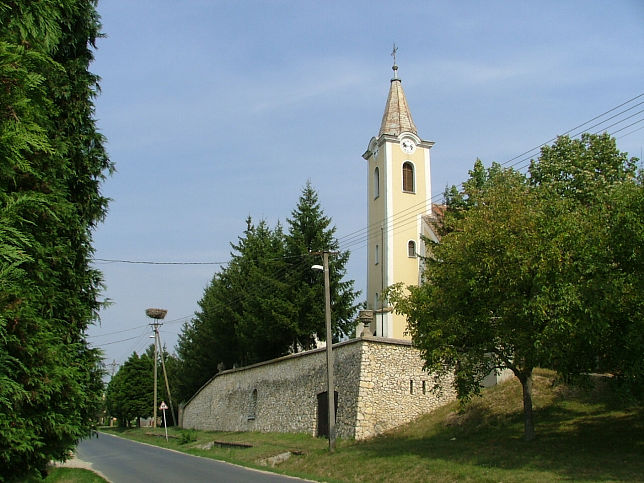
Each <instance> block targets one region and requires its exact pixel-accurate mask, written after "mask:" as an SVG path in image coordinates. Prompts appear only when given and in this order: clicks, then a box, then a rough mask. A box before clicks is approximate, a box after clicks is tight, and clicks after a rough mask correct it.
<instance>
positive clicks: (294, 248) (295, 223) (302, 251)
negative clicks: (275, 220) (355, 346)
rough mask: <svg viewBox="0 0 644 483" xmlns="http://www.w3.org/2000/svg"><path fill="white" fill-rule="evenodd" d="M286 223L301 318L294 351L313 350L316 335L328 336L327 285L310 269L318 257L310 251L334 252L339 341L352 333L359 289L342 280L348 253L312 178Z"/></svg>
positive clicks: (335, 316) (292, 288)
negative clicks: (319, 199) (323, 206)
mask: <svg viewBox="0 0 644 483" xmlns="http://www.w3.org/2000/svg"><path fill="white" fill-rule="evenodd" d="M287 222H288V225H289V231H288V234H287V235H286V255H287V260H288V261H289V264H290V266H289V275H288V283H289V285H290V294H291V299H292V301H293V303H294V305H295V310H296V318H297V321H298V327H297V336H296V337H297V338H296V340H294V350H297V348H298V346H299V347H301V348H303V349H311V348H313V347H314V346H315V337H318V338H319V339H322V340H324V339H325V338H326V337H325V335H326V332H325V314H324V284H323V282H322V277H321V275H320V272H315V271H313V270H311V263H312V261H314V262H315V263H317V260H319V258H317V259H316V258H313V257H310V256H308V255H310V254H311V253H316V252H322V251H330V252H334V254H333V255H332V256H330V257H329V279H330V280H329V281H330V291H331V307H332V309H331V315H332V320H331V324H332V326H333V337H334V339H336V340H338V339H340V338H341V337H344V336H348V335H351V331H352V330H353V329H354V323H355V321H354V320H353V318H354V316H355V314H356V311H357V309H358V305H357V304H356V303H355V299H356V297H357V296H358V294H359V292H358V291H355V290H354V289H353V280H343V278H344V275H345V274H346V268H345V266H346V264H347V262H348V261H349V252H348V251H340V250H339V246H340V245H339V243H338V241H337V239H336V238H335V227H334V226H332V225H331V218H329V217H327V216H326V215H325V214H324V211H323V210H322V208H321V206H320V203H319V201H318V194H317V192H316V191H315V189H314V188H313V186H312V185H311V182H310V181H307V183H306V185H305V186H304V188H303V190H302V194H301V195H300V198H299V200H298V203H297V207H296V208H295V209H294V210H293V211H292V212H291V218H288V219H287Z"/></svg>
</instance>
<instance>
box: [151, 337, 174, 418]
mask: <svg viewBox="0 0 644 483" xmlns="http://www.w3.org/2000/svg"><path fill="white" fill-rule="evenodd" d="M157 338H158V339H159V343H158V344H159V347H161V353H160V356H161V367H162V368H163V378H164V379H165V389H166V391H167V394H168V402H169V403H170V413H172V422H173V423H174V425H175V426H176V425H177V420H176V419H175V416H174V408H173V407H172V395H171V394H170V384H169V383H168V373H167V371H166V370H165V359H164V358H163V345H161V335H160V334H159V332H158V331H157ZM155 342H156V341H155ZM155 406H156V405H155ZM164 415H165V412H164Z"/></svg>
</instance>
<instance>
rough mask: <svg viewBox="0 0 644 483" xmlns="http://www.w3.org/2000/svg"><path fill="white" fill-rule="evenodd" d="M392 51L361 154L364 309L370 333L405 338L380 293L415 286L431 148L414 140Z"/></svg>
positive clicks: (428, 198) (427, 201) (400, 320)
mask: <svg viewBox="0 0 644 483" xmlns="http://www.w3.org/2000/svg"><path fill="white" fill-rule="evenodd" d="M396 50H397V49H396V47H394V52H393V54H392V55H393V56H394V65H393V71H394V75H393V78H392V79H391V85H390V87H389V96H388V97H387V104H386V106H385V112H384V114H383V116H382V123H381V125H380V131H379V132H378V136H377V137H373V138H371V141H370V142H369V146H368V148H367V151H366V152H365V153H364V154H363V155H362V157H363V158H364V159H366V160H367V165H368V169H367V183H368V189H367V205H368V227H369V228H368V233H369V234H368V248H367V267H368V268H367V309H368V310H372V311H373V314H374V316H373V319H372V321H371V326H370V327H369V329H370V331H371V333H372V334H373V335H376V336H379V337H389V338H394V339H409V336H408V335H405V330H406V327H407V321H406V319H405V317H404V316H402V315H399V314H395V313H394V312H393V310H392V307H390V306H389V304H388V302H387V300H385V299H384V298H383V297H382V293H383V291H384V290H385V289H386V288H387V287H388V286H390V285H393V284H395V283H399V282H402V283H403V284H404V285H405V286H407V285H417V284H418V283H419V282H420V273H421V267H420V258H419V255H424V250H425V248H424V243H423V242H422V240H421V233H424V232H425V226H426V222H425V219H426V218H425V215H427V214H429V213H430V212H431V197H432V190H431V171H430V156H429V151H430V149H431V147H432V146H433V145H434V143H433V142H431V141H425V140H423V139H421V138H420V137H419V136H418V130H417V129H416V125H415V124H414V121H413V119H412V117H411V112H410V110H409V106H408V105H407V99H406V98H405V92H404V91H403V88H402V81H401V79H400V78H398V66H397V65H396Z"/></svg>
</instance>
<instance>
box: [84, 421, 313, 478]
mask: <svg viewBox="0 0 644 483" xmlns="http://www.w3.org/2000/svg"><path fill="white" fill-rule="evenodd" d="M76 457H77V458H78V459H79V460H81V461H82V462H86V463H90V464H91V468H92V469H95V470H98V471H99V472H100V473H102V475H103V476H104V477H106V478H107V479H109V480H110V481H111V482H113V483H134V482H155V483H157V482H159V483H163V482H172V483H179V482H193V481H194V482H200V481H209V482H210V481H222V482H267V483H268V482H272V483H275V482H289V483H292V482H294V481H303V480H299V479H297V478H290V477H286V476H281V475H276V474H273V473H268V472H262V471H257V470H251V469H248V468H242V467H240V466H235V465H232V464H229V463H223V462H221V461H215V460H211V459H208V458H200V457H198V456H191V455H187V454H183V453H179V452H176V451H171V450H167V449H163V448H158V447H156V446H151V445H147V444H143V443H137V442H135V441H130V440H127V439H124V438H119V437H117V436H112V435H110V434H105V433H100V434H99V437H98V438H91V439H86V440H83V441H81V443H80V444H79V445H78V448H77V450H76Z"/></svg>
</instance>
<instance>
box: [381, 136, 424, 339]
mask: <svg viewBox="0 0 644 483" xmlns="http://www.w3.org/2000/svg"><path fill="white" fill-rule="evenodd" d="M426 151H427V150H426V149H422V148H420V147H418V148H417V149H416V151H415V152H413V153H411V154H406V153H403V152H402V151H401V150H400V146H399V145H398V144H395V145H393V146H392V163H391V164H392V170H391V171H392V177H393V179H392V190H391V192H392V210H391V212H392V213H393V216H394V223H393V232H392V236H391V241H390V249H389V252H390V259H391V261H392V264H391V267H392V271H391V276H390V278H389V280H390V281H391V282H390V283H398V282H402V283H403V284H404V285H417V284H418V282H419V274H418V267H419V263H418V257H417V256H416V257H409V255H408V243H409V241H414V242H415V244H416V252H417V253H418V252H419V251H420V244H421V240H420V232H421V214H424V213H426V212H427V211H428V207H429V202H428V199H429V194H428V191H427V190H428V184H427V183H426V182H425V180H426V179H427V174H426V171H427V166H428V164H426V162H425V161H426V159H425V158H426ZM407 161H409V162H411V163H412V165H413V166H414V192H413V193H410V192H405V191H403V189H402V188H403V176H402V166H403V164H404V163H405V162H407ZM392 322H393V327H392V329H391V335H390V337H393V338H396V339H408V338H409V336H407V335H405V330H406V328H407V321H406V319H405V317H404V316H401V315H398V314H394V315H393V321H392Z"/></svg>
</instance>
